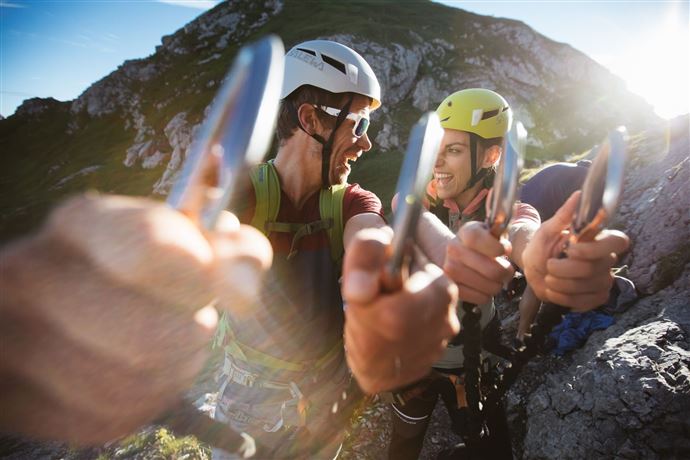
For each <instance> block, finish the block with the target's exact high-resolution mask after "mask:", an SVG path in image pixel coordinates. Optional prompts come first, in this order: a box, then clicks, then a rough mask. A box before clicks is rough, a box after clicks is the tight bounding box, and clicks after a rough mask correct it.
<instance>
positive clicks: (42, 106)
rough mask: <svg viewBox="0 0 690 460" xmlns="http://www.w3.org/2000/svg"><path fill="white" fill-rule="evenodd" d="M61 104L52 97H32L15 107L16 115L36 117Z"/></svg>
mask: <svg viewBox="0 0 690 460" xmlns="http://www.w3.org/2000/svg"><path fill="white" fill-rule="evenodd" d="M62 104H63V103H62V102H60V101H58V100H57V99H53V98H52V97H48V98H40V97H34V98H31V99H27V100H25V101H24V102H22V105H20V106H19V107H17V111H16V115H17V116H18V117H37V116H40V115H42V114H44V113H46V112H50V111H51V110H54V109H56V108H59V107H60V106H61V105H62ZM3 119H4V118H3Z"/></svg>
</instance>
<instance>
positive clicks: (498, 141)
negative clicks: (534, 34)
mask: <svg viewBox="0 0 690 460" xmlns="http://www.w3.org/2000/svg"><path fill="white" fill-rule="evenodd" d="M476 139H477V164H480V163H482V162H483V161H484V155H485V153H486V151H487V150H488V149H490V148H491V147H493V146H498V147H502V146H503V140H504V139H505V137H504V136H501V137H492V138H489V139H484V138H483V137H480V136H477V137H476ZM486 169H488V171H487V173H486V175H485V176H484V178H483V182H484V187H487V188H490V187H491V186H492V185H493V182H494V175H495V174H496V165H495V164H494V165H491V166H490V167H488V168H486Z"/></svg>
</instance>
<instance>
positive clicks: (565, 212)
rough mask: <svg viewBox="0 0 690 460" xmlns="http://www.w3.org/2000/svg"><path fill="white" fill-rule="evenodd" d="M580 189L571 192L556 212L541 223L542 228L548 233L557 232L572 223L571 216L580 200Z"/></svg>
mask: <svg viewBox="0 0 690 460" xmlns="http://www.w3.org/2000/svg"><path fill="white" fill-rule="evenodd" d="M580 195H581V192H580V190H577V191H575V192H573V194H572V195H570V198H568V200H567V201H566V202H565V203H563V206H561V207H560V208H558V211H556V214H554V215H553V217H552V218H551V219H549V220H547V221H546V222H544V223H543V224H542V226H541V227H542V228H543V229H544V230H545V231H546V232H548V233H549V234H559V233H561V232H562V231H563V230H565V229H566V228H568V226H569V225H570V224H571V223H572V221H573V216H574V215H575V211H576V209H577V206H578V204H579V202H580Z"/></svg>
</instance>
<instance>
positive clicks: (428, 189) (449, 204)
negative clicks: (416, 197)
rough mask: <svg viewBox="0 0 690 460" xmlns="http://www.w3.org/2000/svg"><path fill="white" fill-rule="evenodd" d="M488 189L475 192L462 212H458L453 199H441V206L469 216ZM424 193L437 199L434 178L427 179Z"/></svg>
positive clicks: (480, 203) (487, 192)
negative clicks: (427, 182) (475, 194)
mask: <svg viewBox="0 0 690 460" xmlns="http://www.w3.org/2000/svg"><path fill="white" fill-rule="evenodd" d="M489 191H490V189H488V188H483V189H481V190H480V191H479V193H477V196H475V197H474V199H473V200H472V201H471V202H470V204H468V205H467V206H466V207H465V209H463V210H462V213H461V212H460V207H459V206H458V204H457V203H456V202H455V200H450V199H448V200H443V206H444V207H446V208H448V209H450V211H451V212H452V213H455V214H462V215H463V216H469V215H471V214H474V213H475V212H476V211H477V209H479V206H481V205H482V202H483V201H484V198H486V195H488V194H489ZM426 193H428V194H429V196H431V197H432V198H435V199H438V193H437V191H436V179H432V180H431V181H429V184H428V185H427V186H426Z"/></svg>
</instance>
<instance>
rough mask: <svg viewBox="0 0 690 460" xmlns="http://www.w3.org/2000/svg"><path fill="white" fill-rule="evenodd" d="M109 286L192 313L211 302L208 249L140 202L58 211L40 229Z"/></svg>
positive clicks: (121, 200) (181, 223)
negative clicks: (112, 283) (87, 264)
mask: <svg viewBox="0 0 690 460" xmlns="http://www.w3.org/2000/svg"><path fill="white" fill-rule="evenodd" d="M44 233H45V235H46V236H47V237H48V238H52V239H55V240H59V241H61V242H64V243H66V244H67V245H69V246H71V247H72V248H74V249H75V250H76V251H79V252H81V253H82V254H84V255H85V256H86V257H87V258H88V259H89V260H90V261H91V262H92V263H93V265H94V267H97V269H98V270H99V271H101V272H102V273H104V274H106V275H107V276H108V277H109V278H112V279H113V280H114V281H116V282H118V283H121V284H124V285H130V286H138V287H139V288H140V289H143V290H146V291H147V292H148V293H149V294H150V295H153V296H155V297H157V298H160V299H164V300H166V301H168V302H170V303H171V304H173V305H177V306H179V307H181V308H189V309H191V310H192V311H193V310H196V309H198V308H199V306H202V305H205V304H207V303H209V302H210V301H211V300H212V298H213V285H212V279H213V278H212V276H211V271H212V269H213V262H214V255H213V249H212V247H211V245H210V244H209V242H208V241H207V240H206V238H205V237H204V236H203V235H202V234H201V232H200V231H199V230H198V228H197V227H196V225H195V224H194V223H193V222H192V221H191V220H189V219H188V218H186V217H185V216H184V215H182V214H180V213H178V212H176V211H174V210H172V209H170V208H168V207H167V206H165V205H163V204H161V203H158V202H154V201H152V200H145V199H141V198H129V197H123V196H101V197H98V198H96V197H93V196H82V197H77V198H74V199H72V200H69V201H68V202H67V203H65V204H64V205H63V206H61V207H60V208H58V209H57V210H56V211H55V212H54V213H53V214H52V217H51V219H50V221H49V223H48V225H47V227H46V229H45V232H44Z"/></svg>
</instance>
